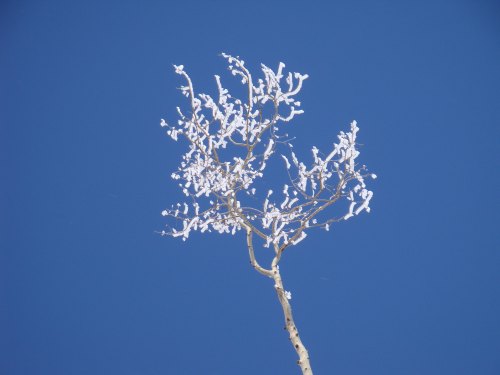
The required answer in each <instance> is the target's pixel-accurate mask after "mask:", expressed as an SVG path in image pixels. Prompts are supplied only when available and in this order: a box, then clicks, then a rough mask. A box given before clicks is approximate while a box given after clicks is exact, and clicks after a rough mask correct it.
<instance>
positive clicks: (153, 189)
mask: <svg viewBox="0 0 500 375" xmlns="http://www.w3.org/2000/svg"><path fill="white" fill-rule="evenodd" d="M499 11H500V7H499V6H498V4H495V2H494V1H465V0H458V1H444V0H437V1H419V2H416V1H415V2H408V1H397V2H396V1H393V2H388V1H378V2H370V1H343V2H338V1H332V2H329V4H328V5H327V4H326V2H313V1H311V2H300V3H299V2H277V1H262V2H261V1H257V2H253V3H250V2H235V1H233V2H225V1H204V2H201V1H200V2H195V1H193V2H188V3H184V4H181V2H173V1H161V2H160V1H157V2H155V1H147V2H146V1H144V2H140V1H131V0H125V1H95V0H89V1H85V2H84V1H80V2H78V1H73V2H67V1H62V0H61V1H58V0H47V1H21V2H14V1H7V2H3V3H2V5H1V6H0V14H1V16H0V48H1V51H2V58H1V59H0V81H1V88H0V166H1V168H0V173H1V181H2V184H1V188H0V193H1V195H0V213H1V214H0V249H1V250H0V373H2V374H7V375H20V374H30V375H38V374H50V375H67V374H74V375H86V374H93V375H101V374H102V375H104V374H106V375H109V374H120V375H139V374H140V375H158V374H188V375H189V374H214V375H215V374H217V375H224V374H228V375H229V374H231V375H232V374H240V375H250V374H252V375H254V374H259V375H267V374H269V375H270V374H294V373H299V369H298V367H297V365H296V364H295V360H296V357H295V353H294V351H293V348H292V347H291V345H290V344H289V342H288V338H287V335H286V332H285V331H284V330H283V328H282V326H283V322H282V315H281V310H280V306H279V304H278V302H277V300H276V295H275V292H274V290H273V287H272V282H271V281H270V280H267V279H265V278H264V277H263V276H261V275H260V274H257V273H256V272H255V271H254V270H252V269H251V267H250V266H249V264H248V259H247V253H246V249H245V246H244V238H243V236H242V235H237V236H234V237H232V236H220V235H214V234H211V235H193V236H191V237H190V239H189V241H187V242H185V243H184V242H182V241H180V240H178V239H172V238H161V237H159V236H158V235H156V234H155V231H156V230H161V229H163V226H164V224H165V220H164V218H163V217H162V216H161V215H160V213H161V211H162V210H163V209H164V208H165V207H168V206H169V205H170V204H171V203H173V202H176V201H177V200H178V199H179V198H180V197H181V195H180V192H179V191H178V189H177V188H176V186H175V183H174V182H173V181H172V180H171V179H170V178H169V176H170V173H171V172H172V171H173V170H174V169H175V168H176V166H177V164H178V162H179V160H180V156H181V153H182V151H183V150H184V145H182V144H181V143H175V142H173V141H172V140H170V139H169V138H168V137H167V136H166V135H165V134H164V130H163V129H161V128H160V126H159V122H160V118H166V119H170V120H175V107H176V106H177V105H180V104H184V102H183V97H182V96H181V95H180V93H179V91H178V90H177V89H176V87H178V86H179V85H180V84H181V81H180V80H179V77H177V76H176V75H175V74H174V72H173V69H172V64H173V63H175V64H184V65H185V67H186V69H187V70H188V71H189V72H190V74H191V76H192V78H193V80H194V82H195V85H196V86H197V87H198V88H199V89H200V90H202V91H209V92H213V90H214V88H215V86H214V81H213V77H212V76H213V75H214V74H221V75H222V76H223V77H224V78H225V79H226V80H228V79H229V76H228V75H227V73H224V70H225V64H224V61H223V60H222V59H221V58H220V57H218V54H219V53H220V52H222V51H224V52H228V53H232V54H235V55H240V56H242V57H243V58H244V59H245V60H246V61H247V63H248V64H249V66H250V68H253V70H254V71H255V70H256V69H257V68H258V66H259V63H260V62H264V63H266V64H267V65H269V66H277V64H278V62H279V61H284V62H285V63H286V64H287V67H288V68H290V69H291V70H294V71H299V72H303V73H308V74H309V75H310V79H309V80H307V81H306V82H305V85H304V89H303V91H302V93H301V95H300V98H301V101H302V103H303V107H304V110H305V114H304V115H303V116H301V117H297V118H296V121H294V123H293V124H291V129H293V132H294V135H296V136H297V140H296V141H295V146H296V148H297V150H299V152H300V151H303V152H304V153H306V152H308V151H307V150H309V149H310V147H311V146H312V145H316V146H318V147H319V148H323V149H324V148H328V147H329V145H331V143H332V142H333V141H334V140H335V137H336V134H337V133H338V132H339V131H340V130H343V129H346V128H347V126H348V124H349V123H350V121H352V120H353V119H355V120H357V121H358V124H359V127H360V129H361V131H360V133H359V137H360V142H361V143H363V145H364V146H363V148H362V150H361V152H362V154H361V157H360V158H361V161H362V162H363V163H366V164H367V165H368V166H369V168H370V169H371V170H372V171H373V172H375V173H377V175H378V176H379V178H378V179H377V180H376V181H374V182H373V183H371V184H370V186H371V188H372V190H373V191H374V193H375V194H374V199H373V201H372V204H371V206H372V212H371V213H370V214H369V215H361V216H360V217H357V218H355V219H353V220H350V221H348V222H345V223H342V224H341V225H338V226H337V227H335V228H334V229H333V230H332V231H330V232H324V231H317V232H316V233H310V235H309V237H308V238H307V240H305V241H303V242H302V243H301V244H300V246H297V247H296V248H293V249H292V250H293V251H290V252H289V253H288V254H286V256H285V257H284V259H283V261H282V266H281V267H282V271H283V275H284V280H285V283H286V285H287V286H288V289H290V290H291V291H292V293H293V300H292V302H293V307H294V313H295V316H296V321H297V324H298V327H299V330H300V332H301V335H302V338H303V341H304V343H305V344H306V345H307V346H308V349H309V351H310V356H311V361H312V365H313V369H314V370H315V373H317V374H344V375H348V374H349V375H358V374H359V375H365V374H366V375H370V374H385V375H413V374H414V375H420V374H425V375H432V374H436V375H437V374H440V375H442V374H453V375H461V374H483V375H488V374H492V375H493V374H498V373H500V356H499V355H498V353H499V352H500V319H499V316H500V299H499V293H498V288H499V282H500V273H499V268H500V253H499V249H500V244H499V236H498V207H499V200H498V189H499V182H500V179H499V176H498V170H499V167H500V163H499V158H498V139H499V136H500V131H499V126H500V105H499V96H500V95H499V94H500V92H499V87H500V69H499V68H498V66H499V62H500V26H499V25H500V22H499V17H500V13H499ZM269 179H270V182H274V181H273V179H272V177H269ZM263 252H264V250H262V253H260V255H261V256H265V254H263Z"/></svg>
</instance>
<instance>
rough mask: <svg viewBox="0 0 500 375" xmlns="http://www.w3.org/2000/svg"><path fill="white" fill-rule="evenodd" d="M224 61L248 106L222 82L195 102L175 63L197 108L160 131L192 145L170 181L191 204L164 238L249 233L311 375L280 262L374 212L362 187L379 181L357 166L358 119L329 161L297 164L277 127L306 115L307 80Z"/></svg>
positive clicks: (176, 211)
mask: <svg viewBox="0 0 500 375" xmlns="http://www.w3.org/2000/svg"><path fill="white" fill-rule="evenodd" d="M222 56H223V57H224V58H225V59H226V60H227V62H228V64H229V71H230V72H231V74H232V75H234V76H236V77H238V78H239V79H241V83H242V84H243V85H244V88H245V90H244V91H245V92H246V94H245V98H244V99H238V98H235V97H233V96H231V94H230V93H229V91H228V90H227V89H225V88H224V87H223V86H222V83H221V78H220V77H219V76H215V82H216V84H217V89H218V97H217V98H212V97H211V96H209V95H207V94H195V91H194V88H193V84H192V82H191V78H190V77H189V75H188V74H187V73H186V72H185V70H184V67H183V66H182V65H178V66H176V65H174V68H175V72H176V73H177V74H179V75H181V76H182V77H183V78H184V79H185V85H184V86H181V87H180V89H181V91H182V93H183V95H184V96H186V97H187V98H188V100H189V103H190V106H189V109H188V110H187V111H185V112H184V111H182V110H181V109H180V108H179V107H177V112H178V115H179V119H178V121H177V124H176V125H170V124H168V123H167V122H166V121H165V120H161V126H163V127H165V128H166V129H167V134H168V135H169V136H170V137H171V138H172V139H173V140H175V141H177V140H178V139H179V138H180V137H182V138H183V139H185V140H187V146H188V150H187V152H186V153H185V154H184V155H183V156H182V162H181V163H180V166H179V168H178V169H177V170H176V171H175V172H174V173H172V178H173V179H174V180H177V181H178V184H179V186H180V188H181V189H182V192H183V194H184V195H185V196H186V201H185V202H179V203H177V204H176V205H173V206H172V207H171V208H169V209H165V210H164V211H163V212H162V215H164V216H166V217H170V218H171V219H172V220H173V221H174V224H173V225H171V226H170V225H169V226H168V228H167V230H164V231H162V232H161V234H162V235H169V236H173V237H180V238H182V239H183V240H186V239H188V238H189V234H190V232H191V231H200V232H206V231H208V232H211V231H216V232H219V233H232V234H235V233H236V232H237V231H240V230H244V231H245V232H246V246H247V248H248V253H249V257H250V263H251V265H252V266H253V267H254V268H255V269H256V270H257V271H258V272H260V273H261V274H262V275H264V276H266V277H269V278H271V279H272V280H273V281H274V288H275V290H276V293H277V296H278V300H279V302H280V304H281V306H282V308H283V314H284V318H285V327H286V330H287V331H288V333H289V335H290V340H291V343H292V345H293V347H294V349H295V351H296V352H297V355H298V357H299V360H298V361H297V363H298V364H299V366H300V368H301V370H302V374H312V369H311V364H310V360H309V355H308V352H307V349H306V347H305V346H304V344H303V343H302V340H301V338H300V335H299V332H298V330H297V327H296V325H295V323H294V320H293V316H292V308H291V305H290V299H291V297H292V296H291V293H290V292H289V291H287V290H286V289H285V287H284V286H283V281H282V278H281V274H280V269H279V262H280V259H281V258H282V256H283V254H284V253H285V250H287V249H288V248H290V247H292V246H295V245H297V244H298V243H300V242H301V241H302V240H304V239H305V238H306V236H307V233H309V232H310V231H311V230H312V229H313V228H323V229H325V230H327V231H328V230H329V229H330V227H331V226H332V225H335V223H337V222H339V221H341V220H347V219H349V218H351V217H353V216H356V215H358V214H360V213H361V212H363V211H366V212H370V207H369V203H370V199H371V198H372V195H373V193H372V192H371V191H370V190H368V189H367V187H366V185H365V179H367V178H368V177H369V178H376V176H375V175H374V174H370V173H368V171H367V169H366V167H365V166H364V165H362V166H360V165H358V163H357V162H356V159H357V157H358V156H359V151H358V150H357V148H356V146H357V144H356V138H357V134H358V130H359V129H358V126H357V124H356V121H353V122H352V123H351V125H350V129H349V131H348V132H340V134H339V135H338V141H337V142H336V143H334V144H333V147H332V148H331V149H330V150H328V152H327V153H321V152H320V151H319V150H318V149H317V148H316V147H313V148H312V157H313V160H312V162H311V164H310V165H306V164H305V163H304V162H302V161H299V160H298V157H297V156H296V154H295V153H294V152H293V145H292V143H291V141H292V139H290V138H289V137H288V135H287V134H281V133H280V132H279V128H278V127H281V126H282V125H283V126H288V123H289V122H290V121H291V120H292V119H293V118H294V117H295V116H297V115H300V114H301V113H303V111H302V110H300V109H299V108H300V106H301V103H300V102H299V101H298V100H296V96H297V94H298V93H299V92H300V90H301V89H302V84H303V82H304V80H306V79H307V78H308V76H307V74H300V73H288V74H285V73H284V68H285V64H283V63H280V64H279V66H278V68H277V70H276V71H273V70H272V69H270V68H268V67H267V66H265V65H263V64H262V65H261V70H262V73H263V77H262V78H259V79H257V80H255V79H254V77H252V75H251V74H250V71H249V70H248V69H247V68H246V67H245V63H244V61H243V60H241V59H240V58H239V57H233V56H230V55H227V54H222ZM278 153H280V157H281V158H282V163H283V167H284V168H285V169H286V172H287V174H288V177H287V179H286V181H285V182H286V183H284V184H283V185H281V186H282V190H281V187H280V190H281V191H280V193H279V194H273V191H272V190H271V189H268V187H266V188H264V189H262V188H261V186H262V177H263V176H264V173H265V172H266V166H267V165H268V164H269V163H270V161H271V160H270V159H271V158H272V157H273V156H275V155H277V154H278ZM259 182H260V183H261V184H260V185H259ZM274 197H275V198H274ZM342 201H345V211H344V212H340V213H339V212H336V211H335V210H333V206H334V204H336V203H339V204H340V206H342V205H341V202H342ZM335 206H338V205H337V204H336V205H335ZM337 211H338V210H337ZM175 222H178V225H176V224H175ZM255 238H259V239H260V241H261V242H262V244H263V246H264V247H266V248H270V249H269V250H265V251H272V252H273V260H272V262H271V264H269V265H267V266H263V265H261V264H260V263H259V262H258V261H257V257H256V251H255V249H254V239H255Z"/></svg>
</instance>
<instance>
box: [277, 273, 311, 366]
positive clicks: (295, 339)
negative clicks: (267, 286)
mask: <svg viewBox="0 0 500 375" xmlns="http://www.w3.org/2000/svg"><path fill="white" fill-rule="evenodd" d="M273 279H274V283H275V284H274V288H275V289H276V293H277V294H278V299H279V301H280V304H281V307H282V308H283V314H284V315H285V329H286V330H287V331H288V334H289V335H290V341H291V343H292V345H293V347H294V349H295V351H296V352H297V355H298V356H299V359H298V361H297V364H298V365H299V366H300V369H301V370H302V374H303V375H312V373H313V372H312V369H311V363H310V361H309V353H308V352H307V349H306V347H305V345H304V344H303V343H302V340H301V339H300V335H299V331H298V329H297V326H296V325H295V322H294V320H293V315H292V306H291V305H290V302H289V300H288V298H287V297H286V294H285V289H284V287H283V281H282V279H281V274H280V272H279V269H277V267H273Z"/></svg>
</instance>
